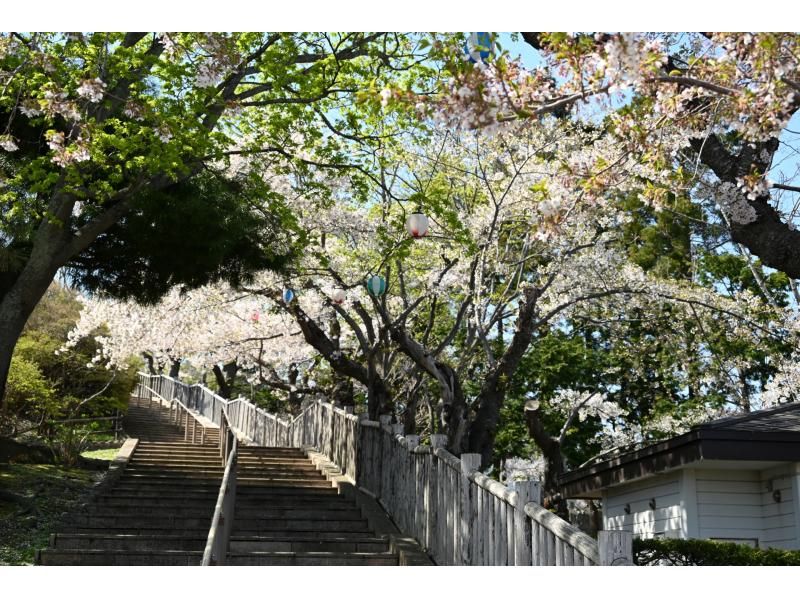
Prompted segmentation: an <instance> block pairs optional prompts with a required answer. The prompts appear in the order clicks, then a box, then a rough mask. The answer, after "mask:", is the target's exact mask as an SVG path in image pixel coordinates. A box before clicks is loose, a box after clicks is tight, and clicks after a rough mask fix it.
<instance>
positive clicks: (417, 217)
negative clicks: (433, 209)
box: [406, 212, 428, 239]
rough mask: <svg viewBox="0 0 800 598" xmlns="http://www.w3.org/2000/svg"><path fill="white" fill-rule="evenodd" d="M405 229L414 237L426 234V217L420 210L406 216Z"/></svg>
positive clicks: (417, 237)
mask: <svg viewBox="0 0 800 598" xmlns="http://www.w3.org/2000/svg"><path fill="white" fill-rule="evenodd" d="M406 230H407V231H408V234H409V235H411V236H412V237H414V238H415V239H419V238H420V237H424V236H425V235H426V234H428V217H427V216H426V215H425V214H423V213H421V212H414V213H413V214H411V215H410V216H409V217H408V218H406Z"/></svg>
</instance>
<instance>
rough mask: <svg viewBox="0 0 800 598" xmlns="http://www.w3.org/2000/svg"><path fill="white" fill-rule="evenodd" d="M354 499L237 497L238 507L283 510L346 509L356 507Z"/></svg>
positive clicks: (243, 508) (242, 508)
mask: <svg viewBox="0 0 800 598" xmlns="http://www.w3.org/2000/svg"><path fill="white" fill-rule="evenodd" d="M355 508H357V507H356V504H355V502H354V501H349V500H341V501H338V500H329V499H323V500H319V499H313V498H312V499H297V498H291V497H287V498H286V499H284V500H258V499H256V500H253V499H245V498H242V497H241V496H237V497H236V509H237V510H239V509H241V510H242V511H243V510H245V509H251V510H252V509H260V510H262V511H263V510H270V511H271V510H278V511H279V510H282V509H303V510H312V509H313V510H317V511H331V510H334V511H345V510H348V509H355Z"/></svg>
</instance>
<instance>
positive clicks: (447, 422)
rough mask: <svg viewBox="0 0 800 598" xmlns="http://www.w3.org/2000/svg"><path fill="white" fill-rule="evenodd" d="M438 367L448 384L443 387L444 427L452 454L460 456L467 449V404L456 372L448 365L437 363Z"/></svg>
mask: <svg viewBox="0 0 800 598" xmlns="http://www.w3.org/2000/svg"><path fill="white" fill-rule="evenodd" d="M436 367H437V368H438V369H439V371H440V372H441V374H442V376H443V378H444V380H445V381H446V382H447V384H446V385H443V387H442V391H443V392H442V399H443V400H442V425H443V427H444V432H445V434H447V446H448V449H449V450H450V452H452V453H453V454H455V455H460V454H461V453H463V452H464V451H465V449H466V448H467V444H466V443H467V426H468V423H469V422H468V420H467V402H466V399H465V398H464V390H463V389H462V388H461V381H460V380H459V379H458V374H457V373H456V371H455V370H454V369H453V368H452V367H450V366H449V365H448V364H446V363H443V362H441V361H437V362H436Z"/></svg>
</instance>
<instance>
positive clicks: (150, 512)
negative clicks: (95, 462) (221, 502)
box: [86, 501, 216, 521]
mask: <svg viewBox="0 0 800 598" xmlns="http://www.w3.org/2000/svg"><path fill="white" fill-rule="evenodd" d="M215 506H216V503H215V502H211V501H207V503H206V504H203V505H199V506H189V505H185V504H184V505H182V504H180V503H178V502H177V501H176V502H174V503H173V504H171V505H170V504H169V503H165V504H161V505H159V508H155V509H154V508H153V507H152V506H147V505H138V504H137V503H128V504H127V505H124V506H120V505H109V504H94V505H92V506H90V507H89V508H88V509H87V511H86V514H87V515H88V516H90V517H93V518H106V517H117V516H125V517H127V516H134V515H136V516H139V517H153V516H154V514H159V515H161V514H164V515H167V514H173V513H174V514H180V516H181V517H208V519H209V521H210V520H211V517H212V516H213V515H214V507H215Z"/></svg>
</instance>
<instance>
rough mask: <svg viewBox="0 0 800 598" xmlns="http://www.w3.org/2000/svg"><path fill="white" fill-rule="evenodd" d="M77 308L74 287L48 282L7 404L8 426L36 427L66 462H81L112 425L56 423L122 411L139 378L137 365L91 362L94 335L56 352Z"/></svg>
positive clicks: (15, 364) (21, 347)
mask: <svg viewBox="0 0 800 598" xmlns="http://www.w3.org/2000/svg"><path fill="white" fill-rule="evenodd" d="M79 310H80V304H79V302H78V301H77V299H76V298H75V296H74V294H73V293H72V292H70V291H68V290H66V289H64V288H63V287H60V286H58V285H53V286H51V287H50V289H49V290H48V291H47V293H46V294H45V296H44V298H43V299H42V301H41V302H40V304H39V305H38V306H37V307H36V309H35V310H34V312H33V314H32V315H31V318H30V319H29V321H28V324H27V326H26V329H25V332H24V333H23V335H22V336H21V337H20V340H19V342H18V343H17V346H16V348H15V352H14V356H13V358H12V361H11V370H10V373H9V381H8V386H7V394H6V401H5V403H4V406H3V419H4V421H5V423H4V425H3V428H4V429H6V430H12V431H14V430H16V431H20V430H26V429H35V430H36V433H37V434H38V440H39V441H40V442H43V443H44V444H45V445H47V446H48V447H49V448H50V449H51V450H52V452H53V454H55V455H56V456H57V458H58V459H59V460H61V461H62V462H64V463H67V464H74V463H77V462H78V460H79V456H80V453H81V451H82V450H83V449H84V448H85V446H86V444H87V442H89V440H91V439H95V438H97V435H98V434H101V433H103V432H104V431H107V430H109V429H111V426H112V424H111V422H108V421H103V422H92V423H82V422H81V423H68V424H67V423H64V424H62V423H57V422H58V421H59V420H63V419H75V418H95V417H108V416H112V415H115V414H116V413H117V412H118V411H124V410H125V409H126V408H127V404H128V397H129V395H130V393H131V391H132V389H133V387H134V385H135V382H136V374H135V372H136V367H135V365H136V364H130V365H131V366H133V367H129V368H128V369H120V370H116V371H113V372H112V371H109V370H107V369H105V367H103V362H102V361H101V362H100V363H98V364H96V367H92V368H88V367H87V364H89V363H90V362H91V361H92V360H93V358H94V357H95V354H96V352H97V348H98V345H97V341H95V340H94V338H93V337H88V338H85V339H82V340H81V341H80V342H79V343H78V344H77V345H76V346H75V347H73V348H71V349H69V350H67V351H58V352H57V349H59V348H60V347H61V346H62V345H63V344H64V341H66V339H67V333H68V331H69V330H70V329H71V328H72V327H73V326H74V324H75V321H76V319H77V317H78V314H79Z"/></svg>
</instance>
